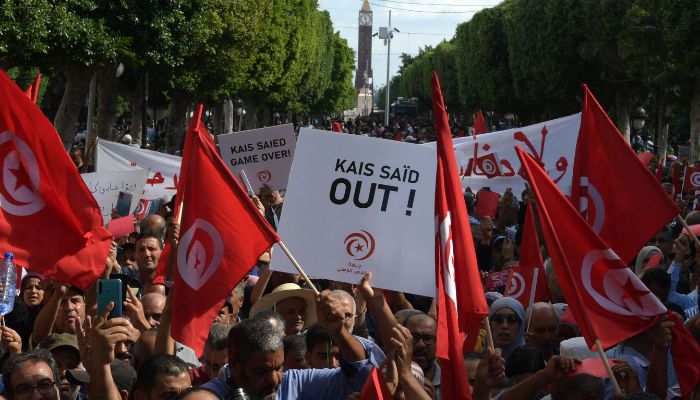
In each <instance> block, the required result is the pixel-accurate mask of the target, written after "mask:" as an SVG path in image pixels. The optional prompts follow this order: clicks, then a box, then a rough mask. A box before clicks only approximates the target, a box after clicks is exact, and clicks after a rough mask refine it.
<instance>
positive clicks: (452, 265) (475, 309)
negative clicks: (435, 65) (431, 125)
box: [432, 73, 488, 399]
mask: <svg viewBox="0 0 700 400" xmlns="http://www.w3.org/2000/svg"><path fill="white" fill-rule="evenodd" d="M432 90H433V115H434V117H435V128H436V130H437V151H438V157H437V160H438V167H437V182H436V187H435V214H436V218H437V223H438V232H437V235H436V239H435V244H436V252H435V253H436V256H435V280H436V283H437V312H438V328H437V344H436V351H435V355H436V357H438V358H440V359H441V363H440V368H441V370H442V375H441V379H440V390H441V391H442V395H443V398H445V399H471V394H470V391H469V383H468V381H467V375H466V371H465V369H464V360H463V355H462V345H463V343H464V338H465V336H466V337H467V341H468V342H469V341H471V342H473V341H474V340H475V338H476V336H477V332H478V329H479V326H480V324H481V320H482V319H483V317H485V316H486V315H488V306H487V305H486V298H485V297H484V289H483V287H482V285H481V278H480V275H479V270H478V266H477V263H476V253H475V252H474V243H473V242H472V235H471V228H470V226H469V222H468V221H469V216H468V215H467V209H466V206H465V204H464V195H463V194H462V185H461V183H460V180H459V173H458V171H457V162H456V160H455V154H454V149H453V147H452V135H451V134H450V128H449V124H448V121H447V112H446V110H445V104H444V102H443V99H442V92H441V91H440V82H439V81H438V77H437V74H435V73H434V74H433V81H432Z"/></svg>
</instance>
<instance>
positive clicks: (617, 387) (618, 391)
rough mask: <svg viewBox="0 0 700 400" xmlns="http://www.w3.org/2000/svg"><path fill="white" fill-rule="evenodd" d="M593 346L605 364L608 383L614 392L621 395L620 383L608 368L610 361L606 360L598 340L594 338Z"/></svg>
mask: <svg viewBox="0 0 700 400" xmlns="http://www.w3.org/2000/svg"><path fill="white" fill-rule="evenodd" d="M595 347H596V349H598V355H600V359H601V360H603V364H604V365H605V370H606V371H608V377H609V378H610V383H612V385H613V389H614V390H615V394H616V395H618V396H620V395H622V391H621V390H620V385H619V384H618V383H617V379H615V374H613V372H612V368H610V362H609V361H608V357H606V356H605V352H604V351H603V346H601V345H600V340H598V339H596V340H595Z"/></svg>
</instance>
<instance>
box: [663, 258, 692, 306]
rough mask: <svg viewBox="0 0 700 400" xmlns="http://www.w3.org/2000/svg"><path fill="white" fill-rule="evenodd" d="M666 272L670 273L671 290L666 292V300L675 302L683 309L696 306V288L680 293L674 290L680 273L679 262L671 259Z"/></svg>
mask: <svg viewBox="0 0 700 400" xmlns="http://www.w3.org/2000/svg"><path fill="white" fill-rule="evenodd" d="M667 272H668V274H669V275H671V290H670V291H669V292H668V301H669V302H670V303H676V304H678V305H679V306H681V308H683V309H684V310H687V309H689V308H693V307H697V306H698V289H697V288H695V290H694V291H692V292H690V293H688V294H682V293H678V292H676V288H677V286H678V281H679V280H680V273H681V263H680V262H678V261H673V262H672V263H671V266H670V267H668V271H667Z"/></svg>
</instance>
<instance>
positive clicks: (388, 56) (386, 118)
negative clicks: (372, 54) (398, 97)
mask: <svg viewBox="0 0 700 400" xmlns="http://www.w3.org/2000/svg"><path fill="white" fill-rule="evenodd" d="M387 35H388V36H389V37H388V38H387V39H386V41H387V46H386V48H387V52H386V99H385V100H386V101H385V105H384V126H385V127H386V128H387V129H389V111H390V109H389V102H390V96H389V93H390V91H391V82H390V81H389V63H390V61H391V10H389V26H388V27H387Z"/></svg>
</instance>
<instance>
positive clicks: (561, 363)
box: [499, 356, 581, 400]
mask: <svg viewBox="0 0 700 400" xmlns="http://www.w3.org/2000/svg"><path fill="white" fill-rule="evenodd" d="M580 363H581V361H579V360H577V359H574V358H563V357H559V356H554V357H552V358H551V359H550V360H549V362H547V366H546V367H545V368H544V369H541V370H539V371H537V372H535V373H534V374H532V375H530V376H529V377H528V378H526V379H525V380H523V381H522V382H520V383H519V384H517V385H515V386H513V387H511V388H509V389H508V390H506V391H505V392H503V393H501V397H500V398H499V399H500V400H529V399H531V398H533V396H535V395H536V394H537V392H539V391H540V390H541V389H542V388H543V387H545V386H546V385H548V384H550V383H552V382H556V381H559V380H562V379H565V378H566V377H567V374H568V373H569V372H573V371H574V370H576V364H580Z"/></svg>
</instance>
